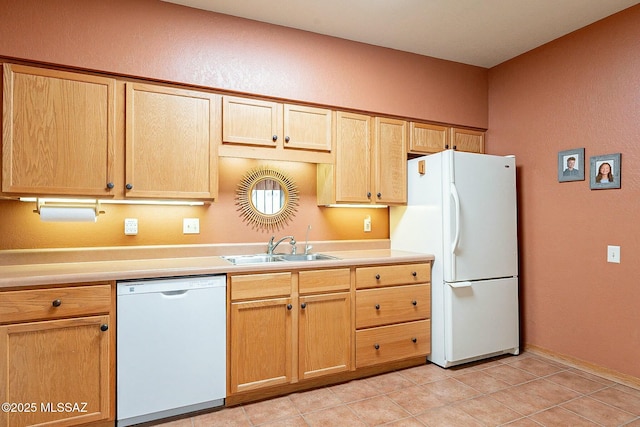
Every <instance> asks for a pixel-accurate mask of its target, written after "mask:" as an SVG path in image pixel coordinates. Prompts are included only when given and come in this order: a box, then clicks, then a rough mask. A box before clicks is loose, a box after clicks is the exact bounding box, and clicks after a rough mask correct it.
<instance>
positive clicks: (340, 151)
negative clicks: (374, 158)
mask: <svg viewBox="0 0 640 427" xmlns="http://www.w3.org/2000/svg"><path fill="white" fill-rule="evenodd" d="M336 121H337V123H336V126H337V132H336V166H335V167H336V170H335V183H336V202H347V203H350V202H351V203H370V202H371V200H372V198H371V196H372V194H371V117H369V116H365V115H362V114H354V113H346V112H338V113H337V116H336Z"/></svg>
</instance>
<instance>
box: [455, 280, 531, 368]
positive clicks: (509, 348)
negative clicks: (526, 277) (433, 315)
mask: <svg viewBox="0 0 640 427" xmlns="http://www.w3.org/2000/svg"><path fill="white" fill-rule="evenodd" d="M444 312H445V313H444V317H445V334H444V336H445V343H444V344H445V359H446V363H448V364H455V362H458V361H462V360H467V359H473V358H479V357H480V356H485V355H491V354H499V353H505V352H511V353H514V354H517V353H518V351H519V350H518V349H519V338H518V337H519V331H518V279H517V278H516V277H511V278H507V279H496V280H481V281H477V282H459V283H451V284H449V283H445V286H444Z"/></svg>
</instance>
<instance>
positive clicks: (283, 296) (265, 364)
mask: <svg viewBox="0 0 640 427" xmlns="http://www.w3.org/2000/svg"><path fill="white" fill-rule="evenodd" d="M430 267H431V266H430V264H429V263H428V262H425V263H416V264H404V265H402V264H401V265H393V264H389V265H380V266H376V265H372V266H362V267H345V268H326V269H315V270H300V271H295V270H293V271H291V272H272V273H268V272H266V273H260V274H239V275H229V276H228V285H229V286H228V294H229V303H228V307H229V310H228V313H229V318H228V324H227V331H228V337H229V338H228V346H229V347H228V360H229V363H228V379H229V386H228V396H227V401H228V402H233V403H234V404H235V403H239V402H247V401H251V400H255V399H261V398H265V397H269V396H275V395H278V394H285V393H288V392H291V391H295V390H302V389H304V388H311V387H314V386H318V385H320V384H331V383H337V382H343V381H346V380H349V379H353V378H357V377H358V376H364V375H371V374H372V373H379V372H385V369H386V370H392V369H397V368H398V366H400V365H399V364H402V363H413V364H412V365H411V366H415V365H416V364H419V363H426V356H427V354H428V353H429V351H430V348H431V321H430V315H431V294H430V292H431V287H430ZM376 307H377V308H376ZM422 357H424V359H422V361H420V360H421V358H422Z"/></svg>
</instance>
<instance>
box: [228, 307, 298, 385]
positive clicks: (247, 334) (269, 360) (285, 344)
mask: <svg viewBox="0 0 640 427" xmlns="http://www.w3.org/2000/svg"><path fill="white" fill-rule="evenodd" d="M292 313H293V307H291V299H290V298H274V299H266V300H260V301H249V302H234V303H232V304H231V319H230V334H229V335H230V340H229V345H230V354H231V357H230V362H229V365H230V392H231V393H237V392H242V391H247V390H255V389H259V388H262V387H269V386H273V385H278V384H287V383H289V382H291V364H292V360H291V355H292V347H291V346H292V342H291V325H292V318H291V316H292Z"/></svg>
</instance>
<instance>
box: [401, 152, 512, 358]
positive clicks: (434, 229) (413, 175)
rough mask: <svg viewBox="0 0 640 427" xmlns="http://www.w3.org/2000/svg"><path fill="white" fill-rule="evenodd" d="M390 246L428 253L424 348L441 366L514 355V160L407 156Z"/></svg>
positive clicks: (465, 155)
mask: <svg viewBox="0 0 640 427" xmlns="http://www.w3.org/2000/svg"><path fill="white" fill-rule="evenodd" d="M407 176H408V178H407V179H408V199H407V201H408V203H407V206H397V207H391V208H390V238H391V248H392V249H398V250H408V251H413V252H422V253H429V254H433V255H434V256H435V260H434V263H433V269H432V278H431V279H432V280H431V315H432V317H431V354H430V356H428V359H429V360H430V361H431V362H433V363H435V364H437V365H440V366H442V367H444V368H447V367H450V366H455V365H459V364H461V363H466V362H471V361H475V360H480V359H484V358H487V357H491V356H496V355H500V354H506V353H511V354H518V353H519V351H520V350H519V324H518V248H517V211H516V209H517V208H516V166H515V158H514V157H512V156H510V157H502V156H492V155H486V154H474V153H465V152H458V151H453V150H447V151H443V152H440V153H437V154H433V155H429V156H423V157H418V158H415V159H411V160H409V162H408V172H407Z"/></svg>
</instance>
